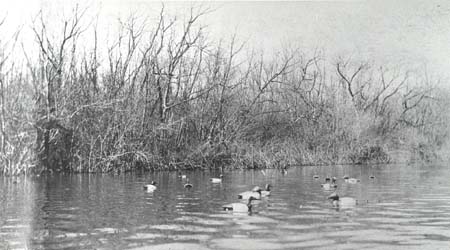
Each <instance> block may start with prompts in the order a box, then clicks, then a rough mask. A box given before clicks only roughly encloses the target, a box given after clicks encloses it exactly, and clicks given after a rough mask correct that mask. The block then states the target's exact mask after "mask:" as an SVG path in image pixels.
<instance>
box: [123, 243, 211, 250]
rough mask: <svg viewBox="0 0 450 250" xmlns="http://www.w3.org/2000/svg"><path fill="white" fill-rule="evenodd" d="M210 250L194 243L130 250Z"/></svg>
mask: <svg viewBox="0 0 450 250" xmlns="http://www.w3.org/2000/svg"><path fill="white" fill-rule="evenodd" d="M148 249H151V250H210V248H208V247H206V246H203V245H200V244H194V243H168V244H159V245H147V246H143V247H138V248H131V249H130V250H148Z"/></svg>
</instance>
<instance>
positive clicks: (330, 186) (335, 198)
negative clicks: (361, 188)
mask: <svg viewBox="0 0 450 250" xmlns="http://www.w3.org/2000/svg"><path fill="white" fill-rule="evenodd" d="M313 178H314V179H319V176H318V175H314V176H313ZM342 178H343V179H344V181H345V182H346V183H349V184H357V183H358V182H361V180H360V179H356V178H350V177H349V176H347V175H345V176H344V177H342ZM369 178H370V179H375V176H373V175H371V176H369ZM336 180H337V178H336V177H326V178H325V183H324V184H321V186H322V188H323V190H325V191H333V190H336V189H337V184H336ZM327 198H328V199H330V200H331V201H332V204H333V207H335V208H346V207H353V206H355V205H356V204H357V200H355V199H354V198H352V197H342V198H341V197H339V195H338V194H337V193H336V191H335V192H333V193H332V194H330V195H329V196H328V197H327Z"/></svg>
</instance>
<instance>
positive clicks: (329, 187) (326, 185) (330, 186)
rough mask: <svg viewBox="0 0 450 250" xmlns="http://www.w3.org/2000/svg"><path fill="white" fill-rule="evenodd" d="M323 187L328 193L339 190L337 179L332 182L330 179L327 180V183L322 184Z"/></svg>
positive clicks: (332, 179)
mask: <svg viewBox="0 0 450 250" xmlns="http://www.w3.org/2000/svg"><path fill="white" fill-rule="evenodd" d="M321 186H322V188H323V189H324V190H326V191H328V190H332V189H335V188H337V184H336V178H335V177H333V178H331V182H330V179H328V180H325V183H324V184H321Z"/></svg>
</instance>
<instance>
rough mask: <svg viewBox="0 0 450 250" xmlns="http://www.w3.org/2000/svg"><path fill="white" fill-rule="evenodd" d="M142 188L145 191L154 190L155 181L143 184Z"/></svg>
mask: <svg viewBox="0 0 450 250" xmlns="http://www.w3.org/2000/svg"><path fill="white" fill-rule="evenodd" d="M144 190H146V191H147V192H153V191H155V190H156V182H155V181H152V182H151V183H150V184H147V185H144Z"/></svg>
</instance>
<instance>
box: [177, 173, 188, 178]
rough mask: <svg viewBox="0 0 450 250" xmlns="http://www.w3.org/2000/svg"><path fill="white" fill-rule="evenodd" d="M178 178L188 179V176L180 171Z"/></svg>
mask: <svg viewBox="0 0 450 250" xmlns="http://www.w3.org/2000/svg"><path fill="white" fill-rule="evenodd" d="M178 178H180V179H186V178H187V176H186V175H185V174H181V173H179V174H178Z"/></svg>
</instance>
